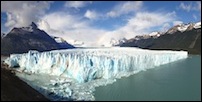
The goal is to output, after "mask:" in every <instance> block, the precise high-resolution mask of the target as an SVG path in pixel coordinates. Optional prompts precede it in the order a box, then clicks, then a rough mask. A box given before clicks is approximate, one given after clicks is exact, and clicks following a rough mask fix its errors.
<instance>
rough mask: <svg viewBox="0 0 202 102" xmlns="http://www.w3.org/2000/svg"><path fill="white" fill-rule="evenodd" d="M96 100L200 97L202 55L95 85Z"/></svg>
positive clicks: (199, 98) (191, 56)
mask: <svg viewBox="0 0 202 102" xmlns="http://www.w3.org/2000/svg"><path fill="white" fill-rule="evenodd" d="M95 99H96V100H98V101H99V100H104V101H106V100H109V101H110V100H111V101H116V100H120V101H123V100H126V101H130V100H134V101H138V100H150V101H154V100H181V101H183V100H201V56H196V55H190V56H189V58H188V59H185V60H181V61H177V62H174V63H170V64H167V65H163V66H160V67H157V68H154V69H150V70H147V71H144V72H140V73H138V74H135V75H132V76H130V77H127V78H122V79H119V80H117V82H115V83H113V84H111V85H107V86H102V87H98V88H96V91H95Z"/></svg>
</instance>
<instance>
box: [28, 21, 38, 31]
mask: <svg viewBox="0 0 202 102" xmlns="http://www.w3.org/2000/svg"><path fill="white" fill-rule="evenodd" d="M30 27H32V29H37V28H38V27H37V25H36V24H35V23H34V22H32V23H31V25H30Z"/></svg>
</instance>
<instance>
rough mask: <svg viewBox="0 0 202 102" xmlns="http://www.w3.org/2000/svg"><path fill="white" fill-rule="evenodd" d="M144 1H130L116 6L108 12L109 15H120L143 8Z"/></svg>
mask: <svg viewBox="0 0 202 102" xmlns="http://www.w3.org/2000/svg"><path fill="white" fill-rule="evenodd" d="M142 6H143V2H142V1H128V2H125V3H121V4H119V5H117V6H115V7H114V8H113V9H112V10H111V11H109V12H108V13H107V16H109V17H118V16H121V15H123V14H128V13H130V12H135V11H138V10H140V9H141V8H142Z"/></svg>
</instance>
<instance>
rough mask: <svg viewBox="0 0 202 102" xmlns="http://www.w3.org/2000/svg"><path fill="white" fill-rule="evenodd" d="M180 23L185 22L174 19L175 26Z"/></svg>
mask: <svg viewBox="0 0 202 102" xmlns="http://www.w3.org/2000/svg"><path fill="white" fill-rule="evenodd" d="M179 24H183V22H182V21H173V26H176V25H179Z"/></svg>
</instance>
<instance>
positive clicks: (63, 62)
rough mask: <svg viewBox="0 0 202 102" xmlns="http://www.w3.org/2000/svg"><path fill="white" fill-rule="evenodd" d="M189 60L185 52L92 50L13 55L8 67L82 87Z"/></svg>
mask: <svg viewBox="0 0 202 102" xmlns="http://www.w3.org/2000/svg"><path fill="white" fill-rule="evenodd" d="M187 57H188V53H187V52H186V51H156V50H143V49H138V48H119V47H114V48H94V49H93V48H91V49H69V50H54V51H49V52H37V51H29V52H28V53H24V54H12V55H10V57H9V58H8V59H6V61H5V63H7V64H8V65H9V66H10V67H19V68H16V69H17V70H19V71H24V72H27V73H45V74H50V75H56V76H62V77H68V78H73V79H75V80H76V81H78V82H79V83H83V82H88V81H91V80H94V79H102V78H104V79H109V78H117V77H121V76H125V75H126V73H136V72H139V71H143V70H146V69H150V68H153V67H155V66H159V65H163V64H167V63H170V62H174V61H177V60H180V59H184V58H187Z"/></svg>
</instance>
